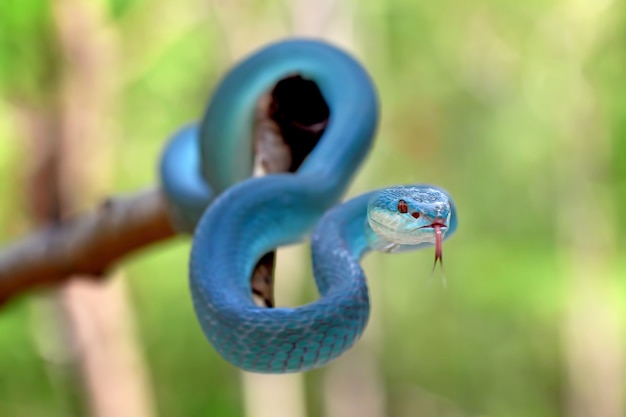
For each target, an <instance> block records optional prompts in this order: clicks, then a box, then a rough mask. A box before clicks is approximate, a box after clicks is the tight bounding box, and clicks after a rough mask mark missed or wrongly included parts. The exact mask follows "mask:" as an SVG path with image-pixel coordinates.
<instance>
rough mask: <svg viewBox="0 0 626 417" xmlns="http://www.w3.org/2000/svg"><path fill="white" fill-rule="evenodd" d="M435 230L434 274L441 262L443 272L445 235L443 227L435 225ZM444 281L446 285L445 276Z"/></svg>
mask: <svg viewBox="0 0 626 417" xmlns="http://www.w3.org/2000/svg"><path fill="white" fill-rule="evenodd" d="M433 229H435V263H434V265H433V272H435V268H436V267H437V261H439V264H440V265H441V270H442V271H443V233H442V232H441V226H440V225H438V224H435V225H433ZM443 280H444V281H443V282H444V285H445V282H446V279H445V275H444V278H443Z"/></svg>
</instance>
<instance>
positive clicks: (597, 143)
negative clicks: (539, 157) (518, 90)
mask: <svg viewBox="0 0 626 417" xmlns="http://www.w3.org/2000/svg"><path fill="white" fill-rule="evenodd" d="M607 6H608V4H605V3H596V2H594V1H593V0H587V1H582V2H568V3H567V6H566V7H565V8H564V9H562V10H559V12H560V14H559V15H558V21H559V22H560V23H561V24H562V25H563V26H562V27H561V28H558V27H557V31H558V30H559V29H561V30H563V32H562V33H565V32H567V33H568V35H567V36H568V38H567V42H563V44H562V46H563V48H564V49H565V50H564V51H560V52H561V54H562V55H564V57H565V62H563V66H562V67H561V68H562V69H563V75H564V80H565V82H564V83H563V85H562V86H561V89H560V91H559V90H557V91H556V92H555V93H556V96H557V97H558V98H555V102H558V103H559V105H562V110H561V111H562V113H561V116H562V118H561V119H560V121H561V122H562V132H561V135H562V137H561V146H560V148H559V149H558V150H557V156H556V161H555V166H556V167H557V175H558V189H559V190H560V193H561V194H560V195H557V196H556V201H557V204H559V207H558V209H559V213H560V216H559V218H557V219H555V220H556V221H558V224H559V226H560V229H559V238H560V239H559V240H560V245H561V248H562V253H561V258H562V261H563V267H562V272H563V275H564V276H565V277H567V280H566V282H565V285H566V290H567V292H566V295H567V308H566V311H565V314H564V317H563V322H562V334H563V347H564V349H565V352H564V353H565V355H564V357H565V368H566V395H565V400H566V404H565V407H566V414H567V415H568V416H569V417H621V416H624V415H626V410H625V409H624V399H625V397H624V396H625V392H626V391H625V390H626V385H625V381H624V360H623V356H624V351H625V350H624V344H623V335H622V334H621V328H620V319H619V317H620V311H619V309H618V299H617V298H616V296H615V295H614V294H616V293H617V291H618V283H617V280H616V278H617V274H616V270H615V268H616V265H615V253H616V234H615V233H616V232H615V231H614V230H613V228H614V227H615V225H616V224H617V222H616V221H615V217H616V213H615V212H614V208H615V207H616V205H615V203H616V202H615V201H614V196H613V195H611V194H610V191H609V188H608V187H605V186H604V185H603V183H602V181H604V180H605V177H606V176H607V175H608V167H609V166H610V154H611V137H610V132H609V129H608V128H607V126H606V123H605V121H604V118H603V115H602V108H601V106H600V104H599V103H598V97H597V96H596V93H595V91H594V90H593V88H592V86H591V85H590V84H589V82H588V81H587V80H586V79H585V74H586V71H585V66H586V65H587V64H588V62H589V61H590V60H592V59H594V58H593V57H594V55H595V53H596V49H597V45H598V38H600V37H601V36H602V35H603V33H604V31H603V30H602V29H604V28H605V27H606V23H607V14H608V13H610V12H609V10H610V8H608V9H607V8H606V7H607ZM555 17H556V16H554V17H553V19H554V21H555V22H556V21H557V19H556V18H555ZM566 28H576V29H574V30H571V31H570V30H567V29H566ZM552 30H554V29H552ZM559 40H560V41H564V39H559Z"/></svg>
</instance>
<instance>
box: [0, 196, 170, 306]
mask: <svg viewBox="0 0 626 417" xmlns="http://www.w3.org/2000/svg"><path fill="white" fill-rule="evenodd" d="M174 234H175V231H174V229H173V228H172V226H171V224H170V222H169V219H168V214H167V205H166V202H165V199H164V198H163V197H162V195H161V191H160V190H159V189H157V188H154V189H150V190H146V191H143V192H139V193H137V194H133V195H129V196H124V197H115V198H111V199H109V200H107V201H105V202H104V203H103V204H102V205H100V207H99V208H98V209H97V210H95V211H94V212H91V213H87V214H84V215H82V216H79V217H76V218H74V219H70V220H66V221H61V222H59V223H57V224H53V225H50V226H47V227H45V228H43V229H40V230H39V231H36V232H34V233H33V234H31V235H29V236H27V237H25V238H23V239H21V240H19V241H17V242H15V243H12V244H11V245H9V246H7V247H5V248H4V249H3V250H2V251H1V252H0V305H3V304H4V303H5V302H7V301H8V300H9V299H11V298H12V297H14V296H16V295H17V294H19V293H21V292H24V291H26V290H28V289H31V288H33V287H41V286H45V285H52V284H55V285H58V284H60V283H62V282H63V281H65V280H67V279H68V278H69V277H70V276H72V275H91V276H102V275H103V274H104V273H105V272H106V271H107V269H108V268H109V267H110V266H111V265H113V264H115V263H116V262H117V261H119V260H120V259H121V258H122V257H124V256H126V255H128V254H130V253H132V252H134V251H136V250H137V249H140V248H143V247H146V246H148V245H150V244H153V243H155V242H159V241H161V240H164V239H167V238H169V237H172V236H173V235H174Z"/></svg>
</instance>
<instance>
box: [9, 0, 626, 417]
mask: <svg viewBox="0 0 626 417" xmlns="http://www.w3.org/2000/svg"><path fill="white" fill-rule="evenodd" d="M94 3H98V4H100V5H101V6H103V7H105V8H106V13H107V18H108V21H107V22H108V25H109V27H108V28H107V30H108V31H110V32H112V33H114V34H115V38H116V40H117V43H118V49H119V51H118V54H119V56H118V62H119V65H118V66H117V67H116V68H112V71H111V73H110V76H111V78H112V79H114V80H115V83H116V85H117V86H118V91H119V94H118V96H117V99H116V102H115V112H116V115H117V118H116V129H117V131H119V137H118V138H117V139H116V140H114V141H113V142H112V146H113V147H114V149H115V155H116V159H115V173H116V174H115V182H114V184H112V189H113V190H116V191H120V192H121V191H130V190H135V189H138V188H141V187H143V186H145V185H147V184H150V183H153V182H155V167H156V162H157V160H158V157H159V152H160V149H161V147H162V146H163V143H164V140H165V139H166V138H167V137H168V136H169V135H170V134H171V133H172V132H174V131H175V130H176V129H177V128H178V127H180V126H182V125H183V124H184V123H186V122H188V121H190V120H195V119H197V118H198V117H200V115H201V114H202V112H203V109H204V107H205V105H206V102H207V100H208V97H209V96H210V92H211V89H212V87H213V86H214V84H215V83H216V82H217V80H218V79H219V77H220V76H221V75H222V74H223V73H224V72H225V71H227V69H228V67H229V65H231V64H232V62H233V60H235V59H238V58H239V57H241V56H242V54H243V53H244V52H248V51H252V50H254V49H256V48H258V47H261V46H262V45H264V44H265V43H267V42H269V41H271V40H273V39H276V38H278V37H284V36H288V35H289V34H290V32H289V27H290V22H289V14H288V13H286V12H285V11H286V10H288V9H289V4H288V3H286V2H278V1H273V0H263V1H260V0H258V1H252V0H248V1H240V2H232V3H231V2H219V1H216V2H213V3H208V4H207V3H203V2H200V1H194V0H185V1H178V2H168V1H165V0H158V1H142V0H109V1H108V2H107V1H100V2H94ZM351 7H352V10H351V13H352V14H353V16H354V33H352V34H351V35H353V37H354V39H355V51H356V52H355V53H356V54H357V55H358V56H359V58H360V59H361V60H362V62H363V63H364V65H365V66H366V67H367V68H368V69H369V70H370V71H371V73H372V75H373V77H374V79H375V82H376V84H377V86H378V88H379V92H380V96H381V102H382V116H383V117H382V122H381V128H380V132H379V135H378V138H377V142H376V145H375V147H374V149H373V151H372V153H371V157H370V159H369V160H368V162H367V163H366V166H365V167H364V169H363V171H362V172H361V174H360V175H359V177H358V178H357V181H356V182H355V184H354V187H353V191H352V193H353V194H354V193H357V192H361V191H364V190H368V189H372V188H376V187H380V186H384V185H388V184H395V183H410V182H430V183H435V184H438V185H441V186H443V187H445V188H447V189H448V190H449V191H450V192H451V193H452V195H453V196H455V200H456V202H457V205H458V207H459V210H460V230H459V232H458V234H457V236H455V237H454V239H451V240H450V241H449V242H448V243H447V244H446V246H445V252H446V253H445V264H446V265H445V268H446V275H447V277H448V280H449V286H448V288H447V291H442V288H441V285H440V284H439V283H437V282H433V281H432V280H428V278H427V277H428V271H429V270H430V266H431V262H432V253H427V252H425V253H418V254H403V255H397V256H385V255H379V254H375V255H372V256H371V257H370V258H369V259H368V260H366V262H365V266H366V270H367V271H368V276H369V280H370V282H371V285H372V296H373V298H374V307H373V308H374V311H373V315H374V316H375V317H376V321H377V322H378V323H379V326H380V324H382V326H380V328H379V329H378V330H377V331H378V332H382V335H383V336H382V346H381V347H380V349H379V350H378V351H377V354H378V358H379V360H380V363H379V366H380V369H381V372H382V376H383V379H384V388H385V392H386V394H387V398H388V409H389V413H390V415H392V416H409V415H413V414H411V412H410V411H407V410H410V409H411V407H412V406H413V405H412V404H413V401H417V400H415V398H418V397H419V395H420V393H423V392H430V393H435V394H433V395H437V396H441V397H442V398H447V399H450V400H451V401H452V402H453V403H455V404H456V405H457V406H458V407H459V408H460V409H462V410H464V412H465V413H467V415H484V416H507V417H518V416H519V417H544V416H545V417H548V416H561V415H564V411H563V392H564V390H565V381H564V378H565V377H564V369H563V367H564V358H563V346H562V344H563V337H562V329H561V320H562V319H563V310H564V305H565V303H566V302H567V300H566V297H565V295H564V294H565V289H566V288H567V282H568V277H567V276H566V275H565V273H564V268H563V252H564V249H563V248H562V247H561V246H560V245H562V244H563V239H562V238H560V237H559V228H561V227H565V228H589V227H593V224H594V219H596V218H598V217H602V216H608V218H609V219H611V221H614V223H612V224H613V227H614V230H613V233H614V235H615V236H614V237H615V242H608V243H607V246H608V247H609V248H610V253H608V254H607V255H606V258H605V259H606V260H607V262H609V263H610V264H611V265H610V267H611V271H613V273H614V275H615V278H616V279H615V282H616V285H615V290H616V298H617V300H618V303H619V309H620V310H619V311H620V312H621V314H622V318H623V316H624V315H625V314H626V313H625V312H624V306H625V305H626V302H625V301H626V299H625V297H624V295H623V294H625V293H626V292H625V291H624V290H625V289H626V288H624V287H625V285H624V282H623V281H624V280H623V278H624V276H626V253H625V251H624V250H625V244H626V233H625V232H624V230H626V221H625V220H624V218H623V216H621V213H624V212H625V211H626V143H625V141H624V140H623V139H622V138H623V137H624V135H625V134H626V98H625V97H626V94H625V93H624V91H623V90H624V89H625V87H624V85H625V84H624V76H625V74H626V56H625V54H626V52H625V51H626V24H625V23H626V22H625V20H624V17H623V16H624V6H623V5H622V4H619V3H618V2H611V1H609V0H603V1H601V2H597V3H594V2H584V1H578V2H574V1H572V2H569V3H567V2H557V1H555V0H534V1H531V2H515V1H511V0H507V1H498V2H496V1H489V0H482V1H479V2H463V1H458V0H444V1H442V2H412V1H406V0H384V1H383V0H375V1H371V2H352V4H351ZM585 8H587V9H585ZM233 15H234V16H236V18H235V19H233ZM236 22H241V23H240V24H234V23H236ZM55 33H56V32H55V29H54V22H53V19H52V12H51V7H50V3H49V2H46V1H43V0H27V1H22V0H19V1H18V0H3V1H2V2H0V184H1V185H2V188H1V189H2V191H3V193H2V195H3V198H2V199H0V241H1V242H4V243H6V242H7V241H10V240H11V239H14V238H17V237H18V236H19V235H21V234H23V233H26V232H27V231H28V229H29V225H28V223H27V221H26V214H25V208H24V207H26V206H27V205H26V203H25V201H24V200H25V196H24V195H23V193H22V190H23V186H21V185H19V184H20V181H24V178H25V166H24V164H23V163H22V162H21V161H23V160H24V158H27V157H28V155H27V153H26V152H27V150H26V148H25V147H24V145H23V141H22V140H21V139H22V136H23V134H24V132H23V131H22V130H20V128H19V123H18V122H16V120H17V118H18V117H19V111H18V110H16V109H19V108H23V107H24V106H25V107H27V108H35V109H44V110H45V109H48V110H49V109H51V108H53V106H54V102H55V99H56V96H55V94H56V89H57V88H58V85H57V83H58V74H59V73H60V72H61V71H63V65H64V63H63V60H62V59H61V58H60V54H59V50H58V48H59V47H58V41H57V36H56V34H55ZM233 38H236V39H237V41H236V42H239V44H245V45H246V47H245V48H243V49H245V50H240V49H241V48H239V49H238V47H237V46H234V45H235V43H234V42H235V41H232V39H233ZM580 103H583V104H584V103H588V104H589V107H590V108H591V110H590V113H592V116H590V120H591V121H589V119H585V118H580V117H579V116H580V113H578V112H577V111H576V106H577V105H579V104H580ZM585 114H587V113H585ZM580 130H585V132H588V133H586V134H585V135H583V137H584V141H583V145H585V144H586V146H589V143H594V141H597V143H598V147H600V148H602V149H605V151H603V152H600V153H599V156H598V155H595V154H590V155H589V159H592V158H595V159H599V160H600V163H599V165H598V171H597V172H596V171H594V172H592V173H591V175H590V177H589V183H588V184H587V185H590V187H591V188H592V189H593V190H594V191H595V192H597V193H599V195H601V196H602V198H603V199H604V200H603V205H602V206H601V207H602V210H600V211H601V212H600V213H594V212H591V213H584V217H583V218H578V219H576V221H575V222H573V223H567V224H565V225H563V222H564V221H567V219H568V217H567V216H564V215H563V214H562V212H561V210H562V209H563V204H564V203H563V201H565V200H563V199H564V198H565V197H564V195H565V194H564V190H563V189H564V186H565V185H567V179H563V178H562V176H561V175H562V172H563V171H562V170H561V169H560V168H559V166H560V165H561V164H566V165H567V164H569V168H568V169H572V170H576V169H577V167H578V165H577V164H581V165H580V169H586V168H585V166H584V164H585V163H586V160H585V159H583V160H582V161H580V160H578V159H572V160H570V159H569V158H570V156H571V155H570V152H572V149H575V148H576V146H577V145H572V143H573V141H574V139H573V138H572V132H574V133H576V132H577V131H580ZM589 141H591V142H589ZM589 148H590V149H593V148H594V145H591V146H589ZM566 172H567V170H566ZM572 186H573V187H574V189H576V186H577V184H572ZM581 195H584V194H581ZM599 207H600V206H599ZM605 209H607V210H608V211H605ZM570 220H571V219H570ZM188 248H189V243H188V242H187V241H184V240H178V241H175V242H171V243H168V244H165V245H161V246H159V247H158V248H155V249H153V250H149V251H147V252H145V253H143V254H141V255H140V256H138V257H135V258H133V259H132V260H130V261H129V262H128V263H127V264H126V269H127V274H128V277H127V279H128V282H129V283H130V284H131V285H132V291H133V300H134V302H135V308H136V310H137V314H138V321H139V333H140V338H141V340H142V349H143V353H144V354H145V357H146V359H147V362H148V364H149V368H150V374H151V376H152V383H153V385H154V389H155V393H156V396H155V398H156V401H157V406H158V410H159V412H160V415H163V416H170V415H191V416H196V415H217V416H224V417H226V416H237V415H242V412H243V411H242V409H243V408H242V407H243V405H242V403H241V394H240V392H239V383H238V378H237V372H236V370H235V369H234V368H233V367H232V366H230V365H228V364H226V363H225V362H224V361H223V360H221V359H220V358H219V357H218V356H217V355H216V353H215V352H214V351H213V350H212V349H211V348H210V347H209V346H208V345H207V343H206V342H205V340H204V338H203V336H202V334H201V333H200V331H199V329H198V326H197V324H196V320H195V317H194V316H193V312H192V308H191V303H190V299H189V295H188V290H187V281H186V278H185V272H186V256H187V253H188ZM565 270H566V268H565ZM302 274H304V275H305V276H306V279H307V282H309V284H307V287H306V288H307V289H306V291H305V292H304V293H303V294H302V300H310V299H312V298H314V294H315V292H314V287H313V285H312V284H311V282H312V277H311V276H310V267H303V270H302ZM281 278H282V277H279V279H281ZM617 278H620V279H619V280H618V279H617ZM36 298H37V297H32V296H31V297H23V298H21V299H19V300H17V301H15V302H13V303H11V304H10V305H9V306H7V307H6V308H4V309H3V311H2V314H0V353H1V354H0V370H1V372H0V375H1V376H0V415H1V416H57V415H66V414H64V413H65V410H66V409H67V408H68V407H69V408H70V409H71V408H72V407H74V406H73V405H72V403H73V402H76V401H77V400H76V393H73V392H72V388H70V387H68V386H67V385H68V384H67V383H65V384H59V378H58V375H55V373H54V372H51V369H56V370H57V371H56V372H58V373H61V374H62V373H63V372H65V371H64V368H63V367H64V363H63V361H62V360H60V362H59V363H52V364H50V363H49V362H50V360H51V359H50V358H49V357H46V356H45V355H43V354H42V352H41V349H40V348H39V347H38V345H37V341H36V340H35V339H34V338H33V336H32V334H33V324H34V323H35V322H36V321H40V320H42V319H43V317H44V316H43V315H42V314H40V313H38V311H39V310H38V308H37V307H35V306H34V305H35V304H36V303H35V301H34V300H35V299H36ZM624 322H625V321H624V320H621V323H622V329H623V328H624V325H623V324H624ZM623 330H624V329H623ZM590 337H593V335H590ZM330 366H334V365H330ZM324 372H326V370H325V369H322V370H316V371H313V372H310V373H308V374H307V375H306V378H307V381H308V382H309V385H308V387H309V388H308V396H309V400H310V403H311V405H310V407H311V410H313V411H316V412H317V413H316V414H312V415H318V414H319V413H320V412H321V411H320V407H321V406H320V404H319V401H320V396H321V395H322V394H321V393H320V389H321V388H320V385H321V383H322V382H321V380H322V378H321V376H322V375H323V373H324ZM64 381H65V382H67V381H66V380H64Z"/></svg>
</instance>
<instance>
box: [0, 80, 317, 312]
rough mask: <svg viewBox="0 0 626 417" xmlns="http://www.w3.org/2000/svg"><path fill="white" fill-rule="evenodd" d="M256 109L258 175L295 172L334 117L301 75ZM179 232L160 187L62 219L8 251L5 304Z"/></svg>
mask: <svg viewBox="0 0 626 417" xmlns="http://www.w3.org/2000/svg"><path fill="white" fill-rule="evenodd" d="M268 97H269V98H270V99H268ZM296 97H299V98H300V99H299V100H295V98H296ZM257 111H258V115H257V120H256V126H255V135H254V143H255V154H256V158H255V159H256V161H255V175H263V174H264V173H272V172H285V171H288V172H295V171H296V170H297V169H298V168H299V166H300V164H301V163H302V161H303V160H304V158H306V156H307V155H308V154H309V153H310V152H311V150H312V149H313V148H314V147H315V145H316V144H317V141H318V140H319V138H320V137H321V136H322V134H323V132H324V128H325V126H326V123H327V121H328V117H329V113H328V107H327V105H326V103H325V101H324V100H323V98H322V96H321V93H320V92H319V90H318V89H317V87H316V86H314V85H313V84H312V83H311V82H310V81H307V80H305V79H303V78H301V77H297V76H292V77H287V78H286V79H284V80H281V81H280V82H278V83H277V85H276V88H274V90H273V91H272V92H271V95H269V96H265V97H263V98H262V99H261V100H260V101H259V107H258V109H257ZM175 233H176V232H175V231H174V229H173V228H172V225H171V224H170V221H169V216H168V207H167V203H166V201H165V199H164V197H163V195H162V193H161V190H159V189H158V188H154V189H150V190H146V191H144V192H140V193H137V194H132V195H128V196H125V197H115V198H111V199H109V200H107V201H106V202H105V203H103V204H102V205H101V206H100V207H98V208H97V209H96V210H95V211H93V212H90V213H86V214H83V215H82V216H78V217H75V218H71V219H69V220H61V221H59V222H58V223H54V224H52V225H49V226H46V227H45V228H42V229H40V230H38V231H35V232H33V233H32V234H31V235H29V236H26V237H25V238H23V239H21V240H19V241H17V242H14V243H11V244H10V245H8V246H6V247H4V248H2V250H0V306H2V305H4V304H5V303H6V302H8V301H9V300H11V299H13V298H14V297H16V296H17V295H19V294H21V293H25V292H27V291H29V290H31V289H34V288H41V287H45V286H54V285H60V284H62V283H63V282H65V281H67V280H69V279H70V277H72V276H79V277H89V278H93V277H102V276H103V274H105V273H106V272H107V270H109V269H110V268H111V267H112V266H113V265H114V264H116V263H117V262H119V261H120V260H121V259H122V258H124V257H126V256H127V255H129V254H132V253H134V252H135V251H137V250H138V249H141V248H144V247H146V246H149V245H151V244H153V243H156V242H160V241H162V240H165V239H168V238H170V237H172V236H174V235H175ZM273 268H274V255H273V253H270V254H267V255H266V256H264V257H263V258H262V259H261V260H260V261H259V263H258V264H257V268H256V269H255V272H254V274H253V276H252V277H251V284H252V289H253V293H254V294H255V295H256V296H258V297H260V298H261V300H262V301H263V304H265V305H266V306H272V305H273V303H274V299H273Z"/></svg>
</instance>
